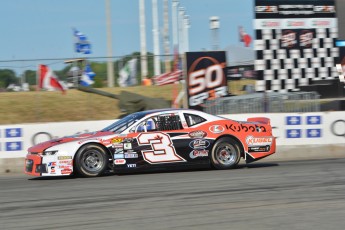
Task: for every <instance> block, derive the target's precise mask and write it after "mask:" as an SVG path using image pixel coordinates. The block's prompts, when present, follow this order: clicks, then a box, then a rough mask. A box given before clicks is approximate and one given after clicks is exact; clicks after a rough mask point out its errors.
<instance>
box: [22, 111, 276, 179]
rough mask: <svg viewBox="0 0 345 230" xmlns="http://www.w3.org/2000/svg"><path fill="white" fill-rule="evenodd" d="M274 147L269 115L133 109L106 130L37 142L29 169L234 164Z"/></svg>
mask: <svg viewBox="0 0 345 230" xmlns="http://www.w3.org/2000/svg"><path fill="white" fill-rule="evenodd" d="M275 151H276V140H275V137H274V136H273V135H272V127H271V125H270V120H269V119H268V118H264V117H253V118H249V119H248V120H247V121H235V120H231V119H225V118H223V117H219V116H214V115H210V114H207V113H204V112H200V111H195V110H188V109H163V110H151V111H143V112H137V113H133V114H131V115H128V116H126V117H124V118H122V119H120V120H117V121H115V122H114V123H113V124H111V125H110V126H108V127H106V128H104V129H103V130H100V131H97V132H93V133H85V134H81V135H75V136H67V137H62V138H59V139H54V140H50V141H47V142H43V143H40V144H38V145H35V146H33V147H31V148H29V150H28V154H27V156H26V161H25V173H26V174H29V175H32V176H60V175H70V174H72V173H76V174H79V175H81V176H90V177H91V176H99V175H101V174H103V173H104V172H106V171H113V172H115V173H116V172H124V171H133V170H138V169H154V168H158V169H168V168H176V167H181V168H182V167H192V166H213V167H214V168H216V169H230V168H233V167H235V166H236V165H237V164H238V163H239V161H240V159H241V158H244V159H245V160H246V162H247V163H249V162H252V161H255V160H259V159H261V158H264V157H266V156H269V155H271V154H273V153H275Z"/></svg>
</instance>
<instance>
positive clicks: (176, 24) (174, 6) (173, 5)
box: [172, 0, 179, 50]
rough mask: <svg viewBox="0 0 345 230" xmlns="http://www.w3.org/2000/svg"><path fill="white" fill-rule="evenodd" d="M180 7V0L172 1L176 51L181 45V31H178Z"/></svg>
mask: <svg viewBox="0 0 345 230" xmlns="http://www.w3.org/2000/svg"><path fill="white" fill-rule="evenodd" d="M178 5H179V1H178V0H173V1H172V32H173V45H174V49H176V50H178V43H179V35H178V34H179V30H178V27H179V26H178V20H177V19H178V18H177V7H178Z"/></svg>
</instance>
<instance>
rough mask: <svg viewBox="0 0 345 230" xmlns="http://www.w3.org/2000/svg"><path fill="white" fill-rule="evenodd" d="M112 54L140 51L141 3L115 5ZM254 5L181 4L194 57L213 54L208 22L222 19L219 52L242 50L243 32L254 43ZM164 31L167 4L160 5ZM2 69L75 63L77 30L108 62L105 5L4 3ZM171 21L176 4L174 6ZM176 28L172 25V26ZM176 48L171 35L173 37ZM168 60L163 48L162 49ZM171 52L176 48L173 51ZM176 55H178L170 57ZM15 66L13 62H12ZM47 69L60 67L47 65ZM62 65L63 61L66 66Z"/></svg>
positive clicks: (240, 1)
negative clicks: (35, 63) (238, 47)
mask: <svg viewBox="0 0 345 230" xmlns="http://www.w3.org/2000/svg"><path fill="white" fill-rule="evenodd" d="M110 2H111V23H112V25H111V29H112V54H113V56H124V55H128V54H131V53H132V52H135V51H140V34H139V32H140V29H139V0H111V1H110ZM253 2H254V1H253V0H180V6H181V7H184V8H185V9H186V14H188V15H189V16H190V22H191V28H190V30H189V48H190V51H200V50H211V49H212V39H211V38H212V37H211V31H210V29H209V18H210V17H211V16H218V17H219V19H220V29H219V47H220V48H221V49H223V48H225V47H226V46H228V45H234V44H235V45H241V44H240V42H239V38H238V26H243V27H244V29H245V31H246V32H247V33H248V34H250V35H251V36H252V37H253V25H252V24H253V23H252V22H253V17H254V13H253ZM158 5H159V19H160V20H159V27H160V28H161V29H162V28H163V0H158ZM151 8H152V1H151V0H145V9H146V14H145V16H146V40H147V51H148V52H153V39H152V10H151ZM0 15H1V16H0V17H1V20H0V39H1V40H0V41H1V42H0V69H3V68H6V67H16V68H17V67H19V66H20V65H25V64H23V61H17V62H14V60H28V59H30V60H31V59H60V58H61V59H62V58H74V57H77V56H78V54H76V53H75V52H74V49H73V33H72V28H76V29H78V30H79V31H81V32H82V33H84V34H85V35H86V36H87V37H88V40H89V41H90V42H91V45H92V54H90V55H85V56H87V57H89V58H92V57H105V56H107V40H106V15H105V0H1V7H0ZM169 16H170V18H171V0H169ZM169 26H170V29H171V28H172V26H171V24H170V25H169ZM170 39H171V41H170V44H172V34H170ZM160 48H161V54H163V47H162V43H161V44H160ZM171 50H173V49H172V47H171ZM171 53H173V52H172V51H171ZM7 61H10V62H7ZM46 62H47V63H44V64H49V62H50V63H52V62H53V63H57V64H58V62H59V61H58V62H56V61H55V62H54V61H52V60H47V61H46ZM61 62H62V61H61Z"/></svg>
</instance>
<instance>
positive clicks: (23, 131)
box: [0, 111, 345, 159]
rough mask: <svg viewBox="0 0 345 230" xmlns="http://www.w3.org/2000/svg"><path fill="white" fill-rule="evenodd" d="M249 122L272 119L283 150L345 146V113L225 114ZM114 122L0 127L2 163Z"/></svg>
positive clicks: (278, 141) (0, 156)
mask: <svg viewBox="0 0 345 230" xmlns="http://www.w3.org/2000/svg"><path fill="white" fill-rule="evenodd" d="M220 116H223V117H226V118H229V119H233V120H239V121H245V120H247V118H249V117H268V118H270V119H271V125H272V127H273V134H274V136H276V137H277V146H278V147H277V149H278V151H279V146H291V147H295V146H296V147H298V146H300V147H305V146H308V145H319V146H321V145H329V144H344V143H345V111H337V112H315V113H254V114H253V113H247V114H223V115H220ZM112 122H114V121H110V120H103V121H80V122H54V123H44V124H17V125H1V126H0V159H1V158H21V157H25V155H26V152H27V149H28V148H29V147H30V146H32V145H34V144H37V143H40V142H43V141H46V140H50V139H52V138H57V137H62V136H69V135H73V134H77V133H84V132H91V131H96V130H100V129H102V128H104V127H106V126H108V125H109V124H111V123H112Z"/></svg>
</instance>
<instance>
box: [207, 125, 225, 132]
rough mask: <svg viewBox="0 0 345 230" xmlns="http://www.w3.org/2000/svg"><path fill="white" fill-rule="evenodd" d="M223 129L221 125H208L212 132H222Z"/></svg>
mask: <svg viewBox="0 0 345 230" xmlns="http://www.w3.org/2000/svg"><path fill="white" fill-rule="evenodd" d="M224 130H225V128H224V127H223V126H221V125H212V126H211V127H210V131H211V132H212V133H222V132H224Z"/></svg>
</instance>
